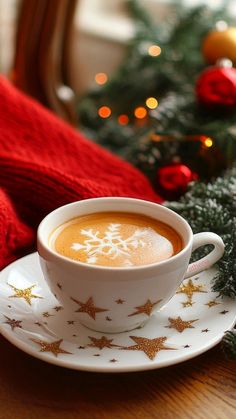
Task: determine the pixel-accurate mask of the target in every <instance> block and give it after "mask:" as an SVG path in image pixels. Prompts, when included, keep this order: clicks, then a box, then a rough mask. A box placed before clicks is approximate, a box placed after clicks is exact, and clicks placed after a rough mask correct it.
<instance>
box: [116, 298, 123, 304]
mask: <svg viewBox="0 0 236 419" xmlns="http://www.w3.org/2000/svg"><path fill="white" fill-rule="evenodd" d="M115 302H116V304H124V303H125V300H122V299H121V298H118V300H116V301H115Z"/></svg>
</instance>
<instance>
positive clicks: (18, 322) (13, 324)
mask: <svg viewBox="0 0 236 419" xmlns="http://www.w3.org/2000/svg"><path fill="white" fill-rule="evenodd" d="M5 317H6V319H7V321H6V322H4V323H6V324H9V326H11V330H14V329H15V328H16V327H19V328H20V329H21V328H22V326H21V323H22V320H15V319H10V317H7V316H5Z"/></svg>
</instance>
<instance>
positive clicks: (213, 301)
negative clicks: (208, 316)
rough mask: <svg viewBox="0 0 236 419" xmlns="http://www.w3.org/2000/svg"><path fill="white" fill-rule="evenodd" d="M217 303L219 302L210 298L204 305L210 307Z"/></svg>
mask: <svg viewBox="0 0 236 419" xmlns="http://www.w3.org/2000/svg"><path fill="white" fill-rule="evenodd" d="M218 304H220V303H217V302H216V300H211V301H208V303H206V304H204V305H205V306H208V307H209V308H211V307H214V306H217V305H218Z"/></svg>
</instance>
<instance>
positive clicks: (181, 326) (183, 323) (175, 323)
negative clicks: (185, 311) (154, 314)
mask: <svg viewBox="0 0 236 419" xmlns="http://www.w3.org/2000/svg"><path fill="white" fill-rule="evenodd" d="M168 320H169V322H170V324H169V326H165V327H168V328H169V329H176V330H177V331H178V332H179V333H182V332H183V331H184V330H185V329H194V326H192V323H194V322H196V321H198V319H195V320H182V319H181V317H177V318H175V319H172V318H171V317H169V318H168Z"/></svg>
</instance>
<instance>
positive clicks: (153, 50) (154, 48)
mask: <svg viewBox="0 0 236 419" xmlns="http://www.w3.org/2000/svg"><path fill="white" fill-rule="evenodd" d="M148 54H149V55H151V57H158V55H160V54H161V47H159V45H150V47H149V48H148Z"/></svg>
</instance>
